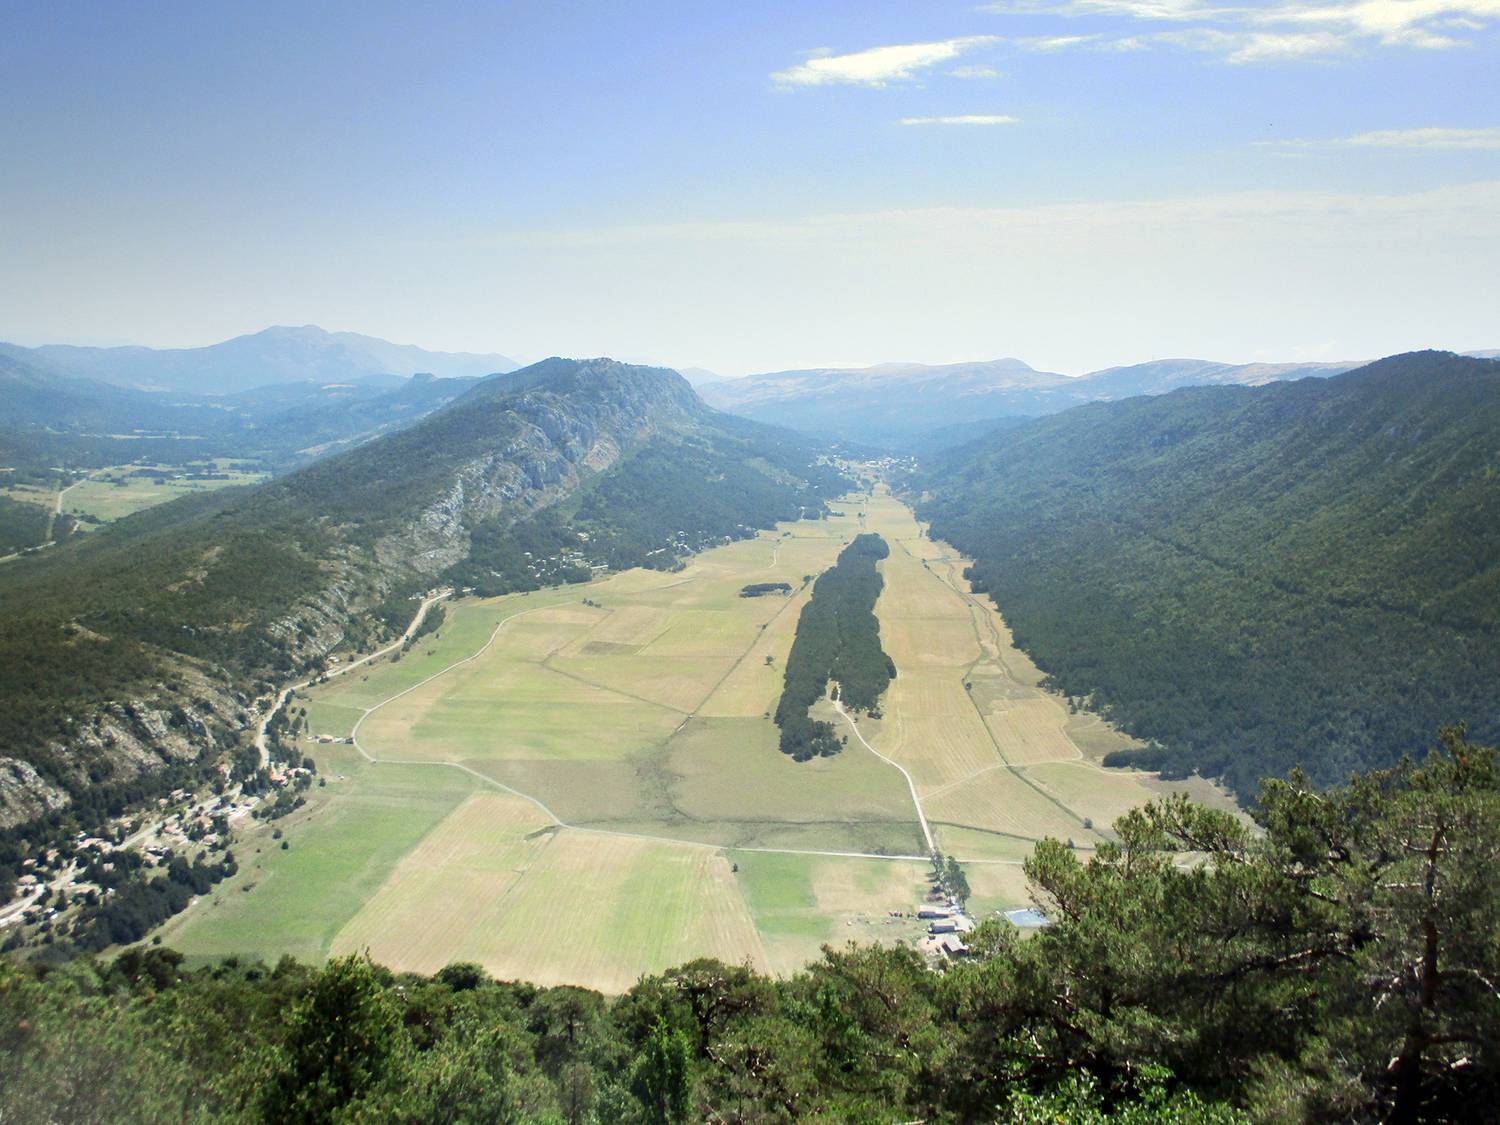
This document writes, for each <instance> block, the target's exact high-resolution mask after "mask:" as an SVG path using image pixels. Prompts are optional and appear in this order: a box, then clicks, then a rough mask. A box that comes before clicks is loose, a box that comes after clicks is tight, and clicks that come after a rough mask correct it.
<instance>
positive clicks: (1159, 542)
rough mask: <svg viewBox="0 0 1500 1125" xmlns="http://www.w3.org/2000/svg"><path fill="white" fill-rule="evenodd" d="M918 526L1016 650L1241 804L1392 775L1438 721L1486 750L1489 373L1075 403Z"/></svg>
mask: <svg viewBox="0 0 1500 1125" xmlns="http://www.w3.org/2000/svg"><path fill="white" fill-rule="evenodd" d="M920 484H921V486H922V487H925V488H927V489H930V491H931V495H930V497H929V499H928V500H927V501H926V502H925V503H924V504H923V505H922V506H921V509H920V510H921V514H922V515H923V516H924V517H925V518H927V519H930V520H931V521H932V526H933V532H934V534H935V535H937V536H940V537H942V538H944V539H947V540H949V541H950V542H952V543H954V544H956V545H957V546H958V547H959V548H960V549H962V550H963V551H964V552H965V553H967V554H970V555H971V556H973V557H974V558H975V559H976V562H975V565H974V567H973V576H974V579H975V582H976V585H977V586H978V587H979V588H982V589H984V590H987V591H988V592H989V593H990V594H991V595H992V596H993V598H994V599H995V601H996V603H997V604H998V606H999V607H1000V609H1001V610H1002V611H1003V612H1004V613H1005V614H1006V616H1007V619H1008V620H1009V622H1010V624H1011V626H1012V627H1013V629H1014V630H1015V635H1016V639H1017V641H1018V642H1019V643H1020V644H1021V645H1022V646H1023V647H1024V648H1026V650H1027V651H1028V652H1029V653H1030V654H1031V655H1032V656H1033V657H1034V658H1035V659H1036V661H1037V663H1038V664H1039V665H1040V666H1041V667H1042V668H1043V669H1044V670H1045V671H1046V672H1047V673H1048V674H1049V675H1050V677H1051V679H1052V681H1053V683H1054V684H1055V685H1056V686H1057V687H1058V688H1060V689H1061V690H1062V691H1064V692H1066V693H1067V694H1068V695H1070V696H1073V697H1078V698H1082V697H1092V699H1093V701H1094V702H1095V704H1096V705H1099V706H1101V707H1103V708H1104V710H1105V711H1106V712H1107V713H1108V714H1110V715H1111V716H1113V717H1114V718H1115V719H1117V720H1118V721H1119V722H1121V723H1122V724H1123V725H1124V726H1125V727H1126V729H1128V730H1129V731H1130V732H1131V733H1133V734H1135V735H1137V736H1139V737H1141V738H1143V739H1146V740H1148V741H1151V742H1153V743H1155V744H1157V747H1156V748H1155V749H1153V750H1150V751H1147V752H1144V753H1142V754H1139V755H1136V758H1137V760H1138V761H1139V762H1140V763H1141V764H1145V765H1149V766H1161V767H1165V768H1166V769H1167V770H1168V771H1169V772H1173V773H1180V772H1184V771H1188V770H1193V769H1197V770H1200V771H1202V772H1204V773H1205V774H1208V775H1212V776H1219V777H1222V778H1223V779H1225V780H1226V781H1227V782H1228V783H1229V784H1230V785H1231V786H1233V787H1234V788H1235V789H1236V790H1237V791H1239V792H1241V793H1243V794H1252V793H1253V792H1254V790H1255V786H1256V784H1257V782H1258V780H1259V778H1260V777H1261V776H1262V775H1263V774H1280V773H1284V772H1286V771H1287V770H1289V769H1290V768H1292V767H1293V766H1294V765H1301V766H1303V767H1305V768H1306V769H1307V770H1308V771H1309V772H1310V773H1311V774H1312V775H1313V776H1314V777H1315V778H1316V779H1318V780H1319V781H1321V782H1325V783H1328V782H1333V781H1335V780H1338V779H1340V778H1342V777H1343V776H1344V775H1346V774H1347V773H1348V772H1349V771H1351V770H1355V769H1360V768H1365V767H1371V766H1377V765H1388V764H1390V763H1391V762H1393V761H1394V760H1396V759H1397V758H1398V757H1399V756H1400V754H1402V753H1403V752H1405V751H1407V750H1409V749H1410V748H1411V747H1413V746H1420V745H1424V744H1425V742H1426V738H1427V735H1428V732H1430V731H1431V730H1432V729H1433V728H1434V727H1435V726H1436V725H1437V724H1438V723H1440V722H1451V721H1457V720H1460V719H1465V720H1468V721H1469V723H1470V724H1471V728H1472V729H1473V730H1474V732H1475V733H1476V735H1477V736H1478V737H1479V738H1480V739H1482V740H1489V741H1493V740H1494V739H1495V738H1496V736H1497V735H1500V698H1497V696H1496V694H1495V691H1494V685H1495V683H1496V677H1497V674H1500V630H1497V625H1500V363H1495V362H1493V361H1488V360H1482V359H1471V358H1463V357H1460V356H1455V355H1451V354H1448V353H1441V352H1421V353H1414V354H1410V355H1402V356H1395V357H1392V358H1389V359H1385V360H1381V361H1379V362H1377V363H1374V364H1371V365H1369V366H1367V367H1364V368H1361V369H1359V370H1357V371H1353V372H1350V373H1348V374H1346V375H1341V376H1337V377H1334V378H1331V379H1307V380H1303V381H1300V382H1295V383H1279V384H1274V385H1270V386H1265V387H1258V388H1242V387H1204V388H1194V389H1188V390H1181V391H1177V392H1175V393H1172V394H1168V395H1165V396H1161V397H1155V398H1139V399H1133V400H1128V401H1124V402H1119V403H1111V404H1098V405H1089V406H1083V407H1079V408H1077V409H1075V410H1071V411H1067V412H1065V413H1063V414H1060V415H1056V416H1053V417H1050V418H1046V419H1042V420H1039V421H1037V422H1033V423H1030V424H1028V425H1026V426H1023V427H1020V428H1017V429H1012V430H1009V431H1006V432H1003V433H999V434H995V435H991V436H989V437H987V438H984V439H982V440H980V441H979V442H976V443H973V444H971V445H968V446H965V447H963V448H961V449H958V450H955V451H952V452H950V453H949V454H947V455H945V456H944V457H943V458H942V459H941V460H939V461H936V462H934V463H933V464H931V465H929V466H927V467H926V470H925V473H924V475H923V477H922V478H921V480H920Z"/></svg>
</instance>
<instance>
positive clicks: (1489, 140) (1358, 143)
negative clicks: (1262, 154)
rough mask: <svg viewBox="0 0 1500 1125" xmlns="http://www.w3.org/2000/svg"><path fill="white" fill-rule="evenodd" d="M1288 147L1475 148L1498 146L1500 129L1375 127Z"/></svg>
mask: <svg viewBox="0 0 1500 1125" xmlns="http://www.w3.org/2000/svg"><path fill="white" fill-rule="evenodd" d="M1281 144H1282V145H1284V146H1285V147H1290V148H1393V149H1394V148H1405V149H1419V150H1433V149H1453V150H1458V151H1475V150H1480V149H1500V128H1485V129H1445V128H1437V127H1432V128H1426V129H1378V130H1375V131H1374V132H1370V133H1359V134H1356V135H1355V136H1352V137H1335V138H1333V139H1331V140H1326V141H1306V140H1304V141H1284V142H1281Z"/></svg>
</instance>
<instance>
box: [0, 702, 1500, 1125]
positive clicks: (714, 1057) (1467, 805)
mask: <svg viewBox="0 0 1500 1125" xmlns="http://www.w3.org/2000/svg"><path fill="white" fill-rule="evenodd" d="M1497 785H1500V776H1497V771H1496V764H1495V756H1494V752H1493V751H1491V750H1487V749H1483V748H1480V747H1478V746H1475V745H1472V744H1470V743H1469V742H1468V741H1466V739H1465V738H1464V736H1463V734H1462V732H1461V731H1457V730H1450V731H1446V732H1444V735H1443V739H1442V744H1441V746H1440V748H1439V749H1438V750H1437V752H1436V753H1434V754H1432V755H1431V756H1430V757H1429V758H1428V759H1427V761H1426V764H1424V765H1423V766H1421V767H1417V766H1413V765H1411V764H1409V763H1403V764H1402V765H1401V766H1399V767H1397V768H1395V769H1392V770H1388V771H1384V772H1380V773H1375V774H1371V775H1368V776H1364V777H1361V778H1359V779H1357V780H1356V781H1354V782H1353V783H1352V784H1350V785H1348V786H1346V787H1344V788H1340V789H1336V790H1332V791H1322V792H1320V791H1317V790H1315V789H1313V788H1312V787H1311V786H1309V785H1308V784H1307V782H1306V780H1305V779H1303V778H1300V777H1293V778H1291V779H1290V780H1287V781H1278V782H1272V783H1269V784H1268V785H1267V787H1266V789H1265V791H1264V793H1263V794H1262V798H1261V801H1260V805H1259V811H1258V813H1257V821H1258V823H1257V824H1256V825H1255V826H1254V827H1253V828H1251V827H1247V826H1246V825H1245V824H1244V823H1242V822H1241V821H1240V820H1239V819H1237V818H1235V817H1233V816H1230V815H1228V814H1226V813H1222V812H1217V811H1211V810H1207V809H1203V808H1198V807H1195V806H1193V805H1191V804H1189V803H1187V802H1186V801H1184V800H1180V799H1179V800H1170V801H1164V802H1159V803H1157V804H1155V805H1152V806H1150V807H1148V808H1146V809H1143V810H1140V811H1137V812H1134V813H1131V814H1129V815H1128V816H1126V817H1124V818H1123V819H1122V820H1121V821H1119V822H1118V823H1117V825H1116V841H1115V842H1112V843H1107V844H1104V845H1101V846H1100V848H1099V849H1098V850H1097V852H1096V853H1095V854H1094V855H1093V856H1091V857H1090V858H1088V859H1086V860H1081V859H1080V858H1079V857H1078V855H1077V854H1076V853H1075V852H1073V851H1071V850H1069V849H1068V848H1067V847H1066V846H1065V845H1063V844H1061V843H1057V842H1055V841H1051V842H1044V843H1043V844H1041V845H1040V846H1039V847H1038V848H1037V849H1036V853H1035V855H1034V856H1033V857H1032V858H1031V859H1030V860H1029V861H1028V862H1027V865H1026V872H1027V875H1028V877H1029V878H1030V880H1031V884H1032V893H1033V895H1034V897H1035V899H1036V901H1037V903H1038V905H1040V906H1041V907H1042V908H1043V910H1044V911H1045V913H1046V914H1047V916H1048V917H1049V918H1050V919H1051V924H1050V925H1048V926H1046V927H1044V928H1043V929H1042V930H1040V931H1038V932H1037V933H1036V934H1035V935H1034V936H1033V937H1031V938H1028V939H1026V940H1021V939H1020V938H1019V937H1018V935H1017V932H1016V931H1015V930H1014V929H1013V928H1011V927H1010V926H1009V924H1008V923H1006V922H1003V921H1000V920H992V921H988V922H984V923H982V924H981V925H980V926H979V927H978V928H977V929H976V930H975V931H974V932H973V934H972V935H970V938H969V945H970V949H971V951H972V956H971V958H970V959H969V960H967V961H965V962H958V963H954V964H951V965H949V966H947V967H946V968H945V969H944V970H943V971H941V972H934V971H933V970H932V969H931V968H930V967H929V966H928V965H927V964H926V963H925V962H924V961H923V960H922V959H921V958H920V957H919V956H918V955H917V954H916V953H915V952H914V951H912V950H911V949H908V948H904V947H879V946H865V947H856V946H849V947H847V948H845V949H842V950H838V949H831V948H830V949H826V950H825V951H824V954H823V956H822V957H821V958H820V959H819V960H817V961H816V962H814V963H812V964H810V965H808V966H807V967H806V968H805V969H804V970H802V971H801V972H799V973H797V974H795V975H793V976H792V977H790V978H787V979H783V980H772V979H767V978H765V977H761V976H759V975H758V974H756V973H755V972H753V971H751V970H749V969H747V968H744V967H731V966H727V965H723V964H721V963H718V962H714V961H697V962H693V963H690V964H688V965H685V966H683V967H681V968H678V969H675V970H672V971H670V972H667V973H664V974H661V975H659V976H651V977H646V978H644V979H642V980H641V981H640V982H639V983H638V984H637V985H636V986H635V987H634V988H632V989H631V990H630V991H629V992H627V993H626V994H625V995H623V996H621V997H619V998H618V999H616V1000H613V1001H610V1000H606V999H605V998H604V997H601V996H599V995H597V994H594V993H591V992H588V991H585V990H582V989H577V988H537V987H534V986H531V985H525V984H502V983H497V982H494V981H492V980H490V979H489V978H488V976H487V975H486V974H485V973H484V971H483V970H482V969H480V968H479V967H478V966H474V965H452V966H449V967H448V968H446V969H444V970H442V971H441V972H439V973H438V974H437V975H436V976H434V977H427V978H424V977H418V976H411V975H404V976H395V975H392V974H391V973H388V972H386V971H385V970H383V969H380V968H379V967H377V966H374V965H371V964H369V963H368V962H366V961H364V960H361V959H359V958H345V959H340V960H335V961H332V962H330V963H329V964H328V965H327V966H326V967H324V968H323V969H311V968H307V967H305V966H301V965H297V964H295V963H293V962H291V961H290V960H284V961H283V962H281V963H280V964H279V965H277V966H276V967H275V969H274V970H268V969H267V968H266V967H264V966H261V965H244V964H240V963H237V962H234V961H228V962H224V963H221V964H219V965H217V966H212V967H207V968H202V969H198V970H196V971H192V972H188V971H185V970H184V968H183V966H182V964H181V959H180V958H179V957H177V956H176V955H175V954H172V953H170V952H169V951H166V950H160V949H152V950H147V951H140V950H131V951H127V953H126V954H125V955H124V956H122V957H121V958H119V959H117V960H116V961H115V962H114V963H113V964H112V965H103V964H97V963H94V962H90V961H79V962H75V963H72V964H69V965H65V966H62V967H59V968H55V969H45V968H27V967H19V966H11V965H0V1054H3V1055H4V1061H5V1065H4V1066H0V1105H5V1106H6V1107H7V1114H8V1116H7V1120H10V1119H14V1120H16V1121H22V1122H26V1121H54V1120H97V1121H111V1120H122V1121H124V1120H173V1121H199V1120H203V1121H208V1120H212V1121H268V1122H269V1121H303V1122H323V1121H334V1120H339V1121H377V1120H378V1121H398V1122H399V1121H412V1122H417V1121H421V1122H459V1121H501V1122H509V1121H567V1122H587V1121H609V1122H658V1123H659V1122H683V1121H724V1122H790V1121H799V1120H824V1121H871V1122H877V1121H910V1120H925V1121H930V1122H970V1121H974V1122H1012V1123H1018V1125H1019V1123H1023V1122H1024V1123H1033V1122H1034V1123H1038V1125H1039V1123H1041V1122H1056V1121H1069V1122H1104V1121H1118V1122H1133V1123H1135V1122H1146V1121H1151V1122H1168V1123H1171V1122H1183V1123H1186V1122H1193V1123H1200V1125H1208V1123H1228V1122H1241V1121H1246V1120H1250V1119H1254V1120H1262V1121H1328V1122H1335V1121H1337V1122H1348V1121H1370V1122H1374V1121H1388V1122H1397V1123H1403V1125H1404V1123H1407V1122H1418V1121H1439V1120H1445V1121H1458V1120H1462V1121H1490V1120H1495V1119H1496V1106H1497V1105H1500V995H1497V993H1496V989H1495V986H1494V982H1495V981H1496V980H1500V945H1497V943H1496V940H1495V935H1496V934H1497V933H1500V890H1497V884H1496V881H1495V880H1494V878H1493V871H1494V868H1495V865H1496V864H1497V863H1500V789H1497ZM1184 852H1192V853H1194V854H1195V855H1196V856H1197V857H1198V861H1197V862H1195V863H1193V864H1183V863H1181V856H1182V854H1183V853H1184ZM944 866H945V869H946V864H945V865H944ZM122 1076H128V1077H125V1078H122Z"/></svg>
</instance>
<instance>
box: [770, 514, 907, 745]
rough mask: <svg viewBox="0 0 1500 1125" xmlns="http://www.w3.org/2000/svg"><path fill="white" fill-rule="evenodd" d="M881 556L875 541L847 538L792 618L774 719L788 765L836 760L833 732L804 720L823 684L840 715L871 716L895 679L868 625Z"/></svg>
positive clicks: (883, 551)
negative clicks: (841, 706)
mask: <svg viewBox="0 0 1500 1125" xmlns="http://www.w3.org/2000/svg"><path fill="white" fill-rule="evenodd" d="M889 554H890V547H888V546H887V545H886V542H885V540H884V539H882V538H881V537H880V536H879V535H875V534H868V533H867V534H864V535H857V536H855V538H854V540H853V542H851V543H850V544H849V545H848V546H847V547H845V548H844V549H843V550H842V551H841V552H839V557H838V559H837V561H836V562H835V563H834V565H833V566H831V567H829V568H828V569H827V570H825V571H824V572H823V573H822V574H820V575H819V576H818V579H817V581H816V582H814V583H813V588H812V596H811V597H810V598H809V599H808V601H807V604H806V605H805V606H803V607H802V613H801V615H800V616H799V617H798V618H797V633H796V636H795V637H793V638H792V650H791V652H789V653H788V654H787V658H786V669H785V671H784V673H783V675H782V689H781V699H780V701H779V702H778V703H777V704H776V715H775V719H776V726H777V727H778V728H779V729H780V731H781V741H780V746H781V752H782V753H783V754H787V755H790V756H791V757H792V758H793V759H794V760H796V761H799V762H805V761H807V760H808V759H810V758H815V757H827V756H830V755H833V754H837V753H838V752H839V750H840V749H841V748H842V746H843V743H842V742H841V741H840V739H839V736H838V734H837V732H836V731H835V729H834V726H833V724H832V723H828V722H824V721H822V720H820V719H814V718H813V717H812V715H811V713H810V711H811V708H812V706H813V704H815V703H817V702H818V700H820V699H822V698H823V693H824V691H825V690H827V688H828V683H829V681H830V680H832V681H833V683H834V685H835V686H834V689H833V690H834V698H835V699H838V700H840V701H841V702H842V703H843V704H844V706H845V707H846V708H848V709H849V710H851V711H869V712H873V713H876V714H878V712H877V711H876V705H877V704H878V702H879V700H880V696H881V695H882V694H883V693H884V692H885V689H886V686H887V685H888V684H889V683H890V682H891V680H893V679H895V676H896V665H895V663H894V662H892V660H891V658H890V657H889V656H887V655H886V652H885V650H884V649H883V648H881V647H880V622H879V621H878V620H877V619H876V617H875V601H876V599H877V598H879V597H880V590H881V587H882V585H883V584H884V582H883V580H882V579H881V577H880V572H879V571H878V570H876V569H875V564H876V563H877V562H879V561H880V560H881V559H883V558H885V557H886V556H887V555H889Z"/></svg>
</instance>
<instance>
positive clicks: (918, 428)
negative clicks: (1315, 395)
mask: <svg viewBox="0 0 1500 1125" xmlns="http://www.w3.org/2000/svg"><path fill="white" fill-rule="evenodd" d="M1360 362H1362V361H1359V362H1356V361H1350V362H1345V363H1280V364H1273V363H1246V364H1233V363H1219V362H1215V361H1212V360H1199V359H1164V360H1154V361H1152V362H1149V363H1139V364H1132V365H1130V366H1125V367H1110V368H1105V369H1104V370H1101V371H1094V372H1091V373H1089V374H1087V375H1081V376H1077V377H1070V376H1067V375H1061V374H1058V373H1057V372H1053V371H1038V370H1036V369H1035V368H1033V367H1031V366H1030V365H1029V364H1027V363H1025V362H1023V361H1022V360H1019V359H1014V358H1010V359H997V360H986V361H980V362H973V363H949V364H940V365H927V364H920V363H885V364H879V365H877V366H874V367H863V368H812V369H808V370H802V371H776V372H768V373H766V374H762V375H747V376H745V377H744V378H743V379H731V380H726V381H724V382H718V383H710V384H707V385H705V386H703V387H702V388H701V393H702V394H703V397H704V399H705V400H706V401H708V402H709V403H711V404H712V405H714V406H717V407H718V408H719V409H721V410H728V411H731V412H733V413H736V414H742V415H744V416H745V417H747V418H754V419H756V420H757V421H762V422H770V423H773V424H775V425H781V426H789V427H791V428H793V429H798V430H802V431H803V432H806V433H818V434H825V435H828V436H831V437H835V438H838V439H840V440H842V441H849V442H860V443H865V444H871V445H884V446H887V447H890V448H897V449H902V450H906V449H911V448H915V447H918V446H925V447H930V446H931V444H932V442H931V440H930V439H931V437H932V436H933V435H939V443H941V436H940V435H941V434H942V433H943V432H948V431H951V432H952V433H955V434H963V435H971V434H972V433H973V431H974V428H975V427H976V426H978V425H979V424H980V423H982V422H984V421H986V420H990V419H994V420H997V421H998V420H1001V419H1006V418H1014V417H1040V416H1042V415H1046V414H1054V413H1056V412H1058V411H1060V410H1066V409H1068V408H1069V407H1072V406H1077V405H1079V404H1080V403H1084V402H1096V401H1101V400H1103V401H1111V400H1114V399H1121V398H1130V397H1132V396H1135V395H1152V394H1164V393H1166V392H1167V391H1171V390H1175V389H1176V388H1178V387H1185V386H1200V385H1215V384H1239V385H1245V386H1259V385H1261V384H1263V383H1268V382H1278V381H1284V380H1292V379H1302V378H1308V377H1326V376H1329V375H1337V374H1339V373H1341V372H1344V371H1349V370H1351V369H1353V368H1355V367H1358V366H1359V365H1360Z"/></svg>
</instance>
